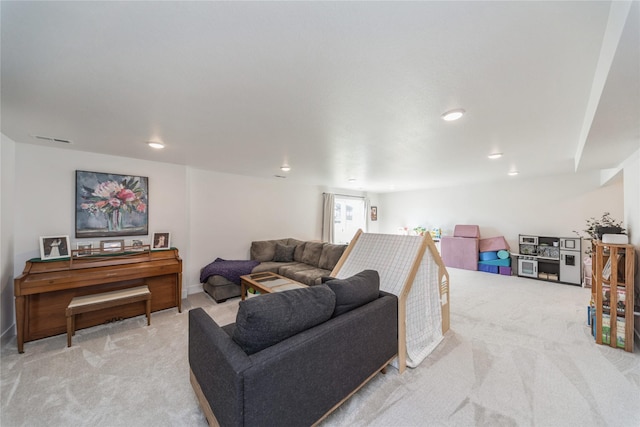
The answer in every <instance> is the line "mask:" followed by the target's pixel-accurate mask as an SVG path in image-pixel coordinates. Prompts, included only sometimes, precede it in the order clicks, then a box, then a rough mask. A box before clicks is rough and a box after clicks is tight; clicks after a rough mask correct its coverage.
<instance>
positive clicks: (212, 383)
mask: <svg viewBox="0 0 640 427" xmlns="http://www.w3.org/2000/svg"><path fill="white" fill-rule="evenodd" d="M189 366H190V367H191V371H192V372H193V375H194V376H195V377H196V379H197V381H198V383H199V384H200V388H201V389H202V392H203V394H204V396H205V397H206V399H207V401H208V402H209V405H210V406H211V409H212V410H213V413H214V414H215V416H216V418H217V420H218V422H219V423H220V425H229V426H230V425H242V422H243V412H244V408H243V403H244V400H243V396H244V383H243V379H242V372H243V371H245V370H246V369H247V368H249V367H250V366H251V361H250V359H249V357H248V356H247V355H246V353H245V352H244V351H242V349H241V348H240V347H239V346H238V345H237V344H236V343H235V341H233V340H232V339H231V337H230V336H229V335H227V333H226V332H224V331H223V330H222V328H221V327H220V326H218V324H217V323H216V322H215V321H214V320H213V319H212V318H211V317H209V315H208V314H207V313H206V312H205V311H204V310H203V309H202V308H196V309H193V310H191V311H189Z"/></svg>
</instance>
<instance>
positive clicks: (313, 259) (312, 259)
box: [302, 242, 324, 267]
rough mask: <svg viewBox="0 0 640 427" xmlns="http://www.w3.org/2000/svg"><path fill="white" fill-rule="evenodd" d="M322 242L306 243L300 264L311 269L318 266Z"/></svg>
mask: <svg viewBox="0 0 640 427" xmlns="http://www.w3.org/2000/svg"><path fill="white" fill-rule="evenodd" d="M323 245H324V243H322V242H306V243H305V244H304V252H303V253H302V262H303V263H305V264H308V265H310V266H312V267H317V266H318V261H320V255H322V246H323Z"/></svg>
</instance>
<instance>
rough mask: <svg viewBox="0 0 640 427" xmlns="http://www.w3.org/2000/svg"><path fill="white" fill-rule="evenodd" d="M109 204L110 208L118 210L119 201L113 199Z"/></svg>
mask: <svg viewBox="0 0 640 427" xmlns="http://www.w3.org/2000/svg"><path fill="white" fill-rule="evenodd" d="M109 204H110V205H111V206H113V207H114V208H119V207H120V200H119V199H116V198H115V197H114V198H113V199H111V200H109Z"/></svg>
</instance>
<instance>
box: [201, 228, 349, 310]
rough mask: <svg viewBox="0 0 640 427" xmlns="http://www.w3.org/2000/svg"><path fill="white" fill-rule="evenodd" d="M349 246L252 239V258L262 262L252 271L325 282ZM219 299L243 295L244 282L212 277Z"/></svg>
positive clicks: (210, 286)
mask: <svg viewBox="0 0 640 427" xmlns="http://www.w3.org/2000/svg"><path fill="white" fill-rule="evenodd" d="M346 248H347V245H336V244H331V243H323V242H318V241H302V240H297V239H292V238H286V239H275V240H261V241H255V242H251V249H250V258H251V260H255V261H259V262H260V264H258V265H257V266H256V267H255V268H254V269H253V270H252V273H261V272H264V271H271V272H274V273H277V274H280V275H281V276H284V277H288V278H290V279H292V280H295V281H297V282H300V283H304V284H305V285H309V286H314V285H319V284H321V278H322V277H323V276H329V275H330V274H331V271H332V270H333V268H334V267H335V265H336V264H337V263H338V260H340V257H341V256H342V254H343V252H344V250H345V249H346ZM203 286H204V290H205V292H207V293H208V294H209V295H211V296H212V297H213V299H215V300H216V301H217V302H222V301H225V300H226V299H228V298H233V297H237V296H240V285H239V284H238V283H233V282H231V281H229V280H227V279H226V278H224V277H222V276H211V277H209V279H208V280H207V281H206V282H205V283H204V284H203Z"/></svg>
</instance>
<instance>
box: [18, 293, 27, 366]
mask: <svg viewBox="0 0 640 427" xmlns="http://www.w3.org/2000/svg"><path fill="white" fill-rule="evenodd" d="M25 306H26V301H25V298H24V297H23V296H17V297H16V338H17V340H18V353H24V320H25V317H24V316H25Z"/></svg>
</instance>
